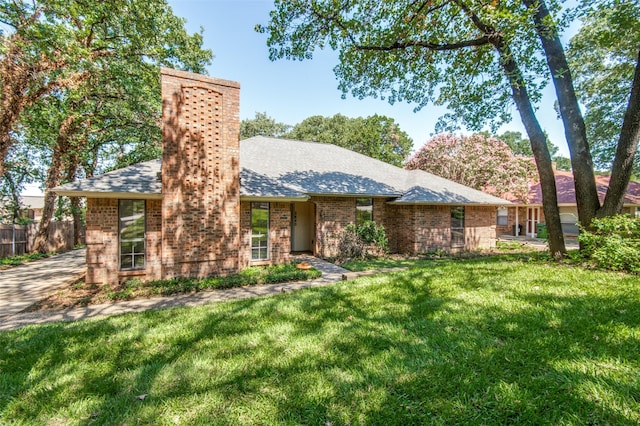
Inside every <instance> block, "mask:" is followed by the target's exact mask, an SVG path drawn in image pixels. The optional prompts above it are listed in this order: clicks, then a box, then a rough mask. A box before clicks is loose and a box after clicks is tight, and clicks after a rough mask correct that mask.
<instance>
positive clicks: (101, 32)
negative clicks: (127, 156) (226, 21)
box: [0, 0, 211, 178]
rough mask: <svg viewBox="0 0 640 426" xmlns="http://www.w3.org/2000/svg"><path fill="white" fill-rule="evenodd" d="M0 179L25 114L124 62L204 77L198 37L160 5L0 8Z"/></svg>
mask: <svg viewBox="0 0 640 426" xmlns="http://www.w3.org/2000/svg"><path fill="white" fill-rule="evenodd" d="M0 22H1V23H2V24H3V25H4V27H5V30H4V31H2V32H1V33H0V105H1V109H0V178H1V177H2V176H3V174H4V170H5V166H4V162H5V158H6V155H7V152H8V150H9V148H10V147H11V145H12V144H13V143H14V141H15V137H16V132H17V126H18V124H19V120H20V117H21V115H22V114H23V112H24V111H25V109H26V108H28V107H29V106H31V105H33V104H34V103H35V102H37V101H39V100H40V99H42V98H43V97H46V96H60V95H61V94H62V93H64V91H65V90H66V89H67V88H74V87H78V86H79V85H81V84H83V83H86V82H87V80H88V79H89V77H90V76H91V75H92V74H93V73H95V72H101V70H103V69H105V67H108V65H107V64H114V63H118V62H120V63H125V64H131V63H132V61H137V62H138V63H147V64H162V65H166V66H182V67H186V68H189V69H191V70H194V71H199V72H202V71H204V65H205V64H206V63H207V62H208V61H209V60H210V58H211V52H210V51H206V50H202V49H201V44H202V36H201V35H200V34H194V35H188V34H187V33H186V31H185V29H184V21H183V20H182V19H180V18H178V17H176V16H174V15H173V13H172V11H171V9H170V7H169V6H168V5H167V3H166V1H164V0H149V1H146V0H145V1H142V0H127V1H121V0H105V1H101V2H86V1H83V0H64V1H63V0H48V1H27V0H0Z"/></svg>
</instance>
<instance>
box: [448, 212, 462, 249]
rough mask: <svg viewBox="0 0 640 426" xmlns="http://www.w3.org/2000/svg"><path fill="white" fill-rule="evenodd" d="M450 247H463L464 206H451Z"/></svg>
mask: <svg viewBox="0 0 640 426" xmlns="http://www.w3.org/2000/svg"><path fill="white" fill-rule="evenodd" d="M451 247H464V206H455V207H451Z"/></svg>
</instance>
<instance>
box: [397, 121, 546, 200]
mask: <svg viewBox="0 0 640 426" xmlns="http://www.w3.org/2000/svg"><path fill="white" fill-rule="evenodd" d="M405 167H406V168H407V169H410V170H413V169H420V170H424V171H427V172H430V173H433V174H436V175H438V176H442V177H444V178H447V179H451V180H453V181H455V182H458V183H461V184H463V185H467V186H469V187H471V188H475V189H477V190H480V191H485V192H488V193H490V194H493V195H496V196H498V197H502V196H505V195H506V194H507V193H509V194H511V195H512V196H514V197H515V198H517V199H519V200H523V201H525V202H526V200H527V195H528V194H529V183H530V181H531V180H533V179H535V177H536V173H535V164H534V163H533V161H531V158H526V157H522V156H516V155H514V154H513V152H512V151H511V149H510V148H509V146H508V145H507V144H506V143H505V142H503V141H501V140H499V139H497V138H493V137H487V136H486V135H484V134H481V133H476V134H473V135H471V136H464V135H460V136H458V135H455V134H452V133H442V134H439V135H436V136H434V137H432V138H431V139H429V140H428V141H427V143H425V144H424V145H423V146H422V147H421V148H420V149H418V151H416V153H415V154H414V155H413V156H412V157H411V158H410V159H409V161H407V164H406V166H405Z"/></svg>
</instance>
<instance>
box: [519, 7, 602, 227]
mask: <svg viewBox="0 0 640 426" xmlns="http://www.w3.org/2000/svg"><path fill="white" fill-rule="evenodd" d="M523 3H524V4H525V5H526V6H527V7H528V8H529V9H531V10H534V14H533V21H534V24H535V27H536V32H537V33H538V37H539V38H540V41H541V42H542V48H543V49H544V53H545V57H546V60H547V65H548V66H549V71H550V72H551V78H552V80H553V85H554V87H555V90H556V96H557V98H558V105H559V106H560V116H561V117H562V123H563V125H564V133H565V137H566V139H567V143H568V145H569V152H570V154H571V168H572V169H573V178H574V185H575V190H576V202H577V204H578V219H579V220H580V223H581V224H582V226H585V227H588V226H590V224H591V220H592V219H593V218H594V217H595V215H596V213H597V212H598V210H599V209H600V200H599V199H598V192H597V190H596V180H595V174H594V171H593V160H592V158H591V151H590V150H589V143H588V141H587V131H586V127H585V125H584V119H583V118H582V113H581V112H580V106H579V105H578V98H577V96H576V93H575V90H574V87H573V78H572V77H571V72H570V70H569V64H568V63H567V58H566V56H565V53H564V48H563V47H562V43H561V42H560V38H559V37H558V34H557V33H556V31H555V28H553V27H552V26H550V25H548V23H551V22H554V20H553V17H552V16H551V14H550V13H549V10H548V9H547V5H546V3H545V2H544V0H523ZM534 8H535V9H534Z"/></svg>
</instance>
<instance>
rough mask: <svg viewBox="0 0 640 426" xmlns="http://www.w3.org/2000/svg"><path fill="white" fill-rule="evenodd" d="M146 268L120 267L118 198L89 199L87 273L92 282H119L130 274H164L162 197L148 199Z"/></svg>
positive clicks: (152, 276)
mask: <svg viewBox="0 0 640 426" xmlns="http://www.w3.org/2000/svg"><path fill="white" fill-rule="evenodd" d="M145 206H146V236H147V239H146V247H145V249H146V250H145V254H146V256H145V269H144V270H132V271H120V259H119V253H118V247H119V239H118V200H117V199H115V198H104V199H103V198H88V199H87V231H86V241H87V276H86V279H85V281H86V282H87V283H89V284H117V283H118V282H122V281H126V280H127V279H130V278H139V279H143V280H149V279H160V278H161V270H162V268H161V254H162V248H161V235H162V231H161V228H162V221H161V216H162V213H161V211H162V210H161V209H162V204H161V201H160V200H147V201H146V203H145Z"/></svg>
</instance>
